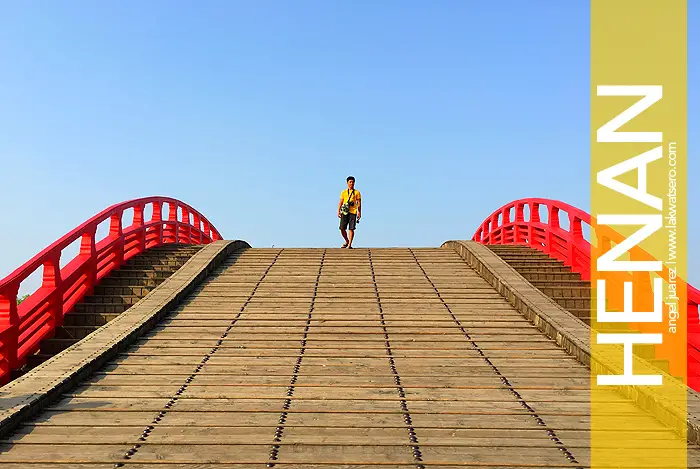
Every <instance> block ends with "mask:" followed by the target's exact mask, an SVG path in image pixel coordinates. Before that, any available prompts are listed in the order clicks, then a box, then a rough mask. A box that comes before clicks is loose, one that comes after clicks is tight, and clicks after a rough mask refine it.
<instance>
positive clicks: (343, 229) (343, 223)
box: [340, 215, 350, 248]
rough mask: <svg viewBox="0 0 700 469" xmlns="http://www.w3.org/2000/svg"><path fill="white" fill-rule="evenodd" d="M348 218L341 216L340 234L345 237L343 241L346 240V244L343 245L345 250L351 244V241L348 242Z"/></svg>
mask: <svg viewBox="0 0 700 469" xmlns="http://www.w3.org/2000/svg"><path fill="white" fill-rule="evenodd" d="M348 218H349V216H348V215H341V216H340V234H342V235H343V239H344V240H345V244H343V247H344V248H346V247H348V243H350V241H349V240H348V233H347V231H346V229H347V227H348V221H349V220H348Z"/></svg>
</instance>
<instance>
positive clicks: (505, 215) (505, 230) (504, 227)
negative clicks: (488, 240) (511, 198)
mask: <svg viewBox="0 0 700 469" xmlns="http://www.w3.org/2000/svg"><path fill="white" fill-rule="evenodd" d="M508 225H510V208H504V209H503V211H502V212H501V233H502V235H501V244H509V243H508V239H509V238H510V231H509V227H508Z"/></svg>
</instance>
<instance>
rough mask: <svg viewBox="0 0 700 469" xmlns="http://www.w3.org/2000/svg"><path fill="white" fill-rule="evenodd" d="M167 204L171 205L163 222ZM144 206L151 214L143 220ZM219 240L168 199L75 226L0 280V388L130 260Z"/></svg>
mask: <svg viewBox="0 0 700 469" xmlns="http://www.w3.org/2000/svg"><path fill="white" fill-rule="evenodd" d="M165 203H167V204H168V207H169V213H168V216H167V218H166V219H164V218H163V204H165ZM148 208H151V209H152V215H151V219H150V220H148V221H146V220H145V219H144V218H145V213H146V211H147V209H148ZM130 209H133V222H132V223H131V225H129V226H126V227H124V226H122V218H123V217H124V213H125V211H128V210H130ZM107 221H108V223H109V232H108V234H107V235H106V237H105V238H104V239H102V240H100V241H98V240H97V239H96V236H97V229H98V226H99V225H100V224H101V223H102V222H107ZM219 239H221V235H220V234H219V232H218V231H217V230H216V228H214V227H213V226H212V225H211V223H209V221H208V220H207V219H206V218H205V217H204V216H203V215H202V214H200V213H199V212H198V211H196V210H195V209H193V208H192V207H190V206H189V205H187V204H185V203H183V202H180V201H179V200H175V199H171V198H168V197H148V198H143V199H136V200H131V201H128V202H124V203H121V204H117V205H113V206H112V207H109V208H108V209H106V210H104V211H102V212H101V213H99V214H97V215H95V216H94V217H92V218H91V219H89V220H88V221H86V222H85V223H83V224H82V225H80V226H78V227H77V228H75V229H74V230H72V231H71V232H69V233H68V234H66V235H65V236H63V237H62V238H61V239H59V240H58V241H56V242H55V243H53V244H51V245H50V246H49V247H47V248H46V249H44V250H43V251H41V252H40V253H39V254H37V255H36V256H34V257H33V258H32V259H31V260H29V261H28V262H26V263H25V264H24V265H22V266H21V267H19V268H18V269H17V270H15V271H14V272H12V273H11V274H10V275H8V276H7V277H5V278H4V279H2V280H0V384H4V383H6V382H7V381H8V380H9V377H10V374H11V371H12V370H15V369H18V368H21V367H22V366H23V365H24V364H25V363H26V359H27V357H28V356H29V355H31V354H33V353H35V352H36V351H37V350H38V349H39V346H40V344H41V341H42V340H43V339H47V338H51V337H52V336H53V334H54V331H55V328H56V327H58V326H60V325H62V324H63V316H64V315H65V314H66V313H68V312H70V311H71V310H72V309H73V307H74V306H75V304H76V303H78V302H79V301H80V300H81V299H82V298H84V297H85V296H86V295H89V294H91V293H92V290H93V287H94V286H95V284H97V282H99V281H100V279H102V278H103V277H104V276H106V275H107V274H109V272H111V271H112V270H114V269H116V268H118V267H119V266H121V265H122V264H123V263H124V262H126V261H127V260H129V259H130V258H132V257H134V256H135V255H137V254H140V253H142V252H144V251H145V250H147V249H150V248H153V247H156V246H160V245H163V244H176V243H177V244H208V243H211V242H213V241H216V240H219ZM78 240H80V251H79V253H78V254H77V255H76V257H75V258H74V259H72V260H71V261H70V262H68V263H67V264H66V265H65V266H64V267H63V268H61V267H60V262H61V252H62V251H63V250H64V249H65V248H67V247H68V246H71V245H72V244H73V243H74V242H76V241H78ZM42 266H43V270H44V271H43V280H42V283H41V287H39V289H38V290H36V291H35V292H34V293H32V294H31V295H30V296H29V297H28V298H27V299H25V300H24V301H23V302H22V303H21V304H20V305H19V306H18V305H17V295H18V292H19V288H20V283H21V282H22V281H24V280H25V279H27V278H28V277H29V276H30V275H31V274H32V273H34V272H35V271H36V270H37V269H38V268H40V267H42Z"/></svg>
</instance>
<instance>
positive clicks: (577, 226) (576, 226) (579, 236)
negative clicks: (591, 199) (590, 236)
mask: <svg viewBox="0 0 700 469" xmlns="http://www.w3.org/2000/svg"><path fill="white" fill-rule="evenodd" d="M569 231H570V232H571V239H569V246H568V249H567V257H568V261H569V265H570V266H571V267H574V262H575V260H576V249H578V245H579V242H580V241H582V240H583V228H582V227H581V219H580V218H579V217H577V216H576V215H573V214H571V213H569Z"/></svg>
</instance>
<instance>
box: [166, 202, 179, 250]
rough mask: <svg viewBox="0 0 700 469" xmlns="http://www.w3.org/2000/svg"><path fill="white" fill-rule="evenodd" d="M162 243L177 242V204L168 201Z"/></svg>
mask: <svg viewBox="0 0 700 469" xmlns="http://www.w3.org/2000/svg"><path fill="white" fill-rule="evenodd" d="M163 243H164V244H171V243H177V204H176V203H174V202H168V220H167V223H165V230H164V231H163Z"/></svg>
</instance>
